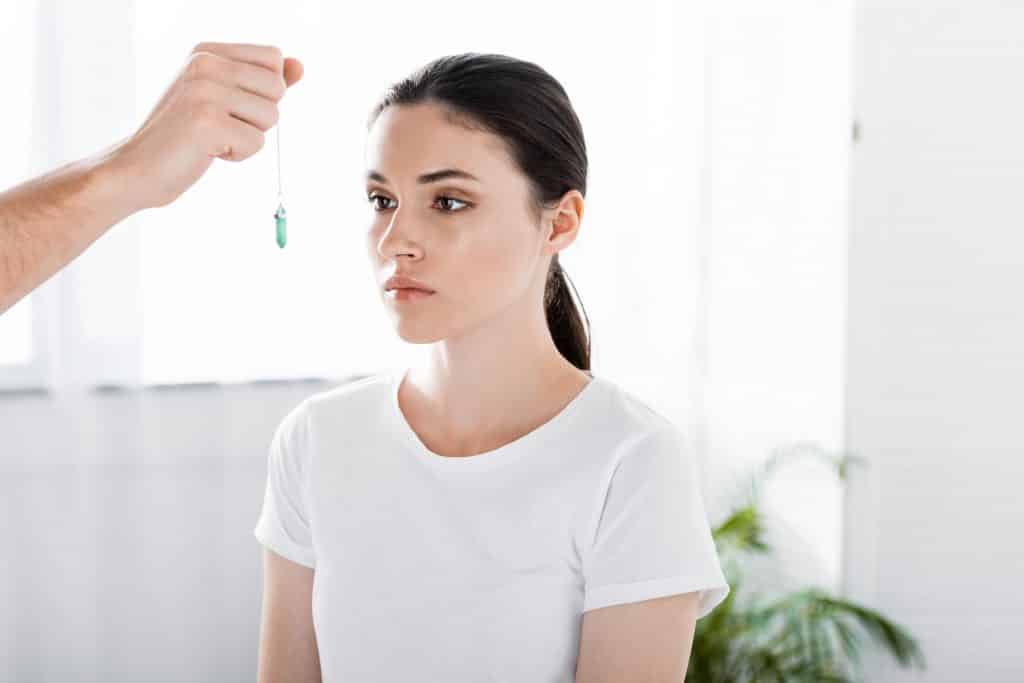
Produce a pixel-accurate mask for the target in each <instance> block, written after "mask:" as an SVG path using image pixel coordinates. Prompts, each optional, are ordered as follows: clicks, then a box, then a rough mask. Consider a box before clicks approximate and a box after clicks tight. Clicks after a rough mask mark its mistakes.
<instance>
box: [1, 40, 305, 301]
mask: <svg viewBox="0 0 1024 683" xmlns="http://www.w3.org/2000/svg"><path fill="white" fill-rule="evenodd" d="M302 71H303V69H302V64H301V63H300V62H299V61H298V60H296V59H291V58H287V59H286V58H284V57H283V56H282V55H281V51H280V50H278V49H277V48H276V47H269V46H261V45H243V44H231V43H203V44H201V45H197V46H196V48H195V49H194V50H193V51H192V54H191V55H190V56H189V59H188V61H187V62H186V63H185V66H184V67H183V68H182V70H181V71H180V72H179V73H178V75H177V76H176V77H175V79H174V81H173V82H172V83H171V85H170V87H169V88H168V89H167V91H166V92H165V93H164V95H163V97H161V98H160V101H159V102H158V103H157V104H156V106H155V107H154V108H153V111H152V112H150V114H149V116H148V117H147V118H146V120H145V121H144V122H143V124H142V125H141V126H140V127H139V129H138V130H137V131H135V133H133V134H132V135H131V136H129V137H127V138H125V139H123V140H121V141H120V142H117V143H115V144H114V145H111V146H110V147H108V148H106V149H105V150H103V151H102V152H98V153H96V154H94V155H92V156H90V157H87V158H85V159H80V160H78V161H73V162H71V163H69V164H65V165H64V166H61V167H60V168H57V169H55V170H53V171H50V172H49V173H46V174H45V175H42V176H39V177H38V178H32V179H30V180H28V181H26V182H24V183H22V184H21V185H18V186H16V187H13V188H11V189H9V190H7V191H5V192H0V313H3V312H4V311H6V310H7V309H8V308H10V307H11V306H13V305H14V304H15V303H16V302H17V301H18V300H19V299H21V298H22V297H24V296H25V295H26V294H28V293H29V292H30V291H32V290H33V289H35V288H36V287H38V286H39V285H40V284H42V283H43V282H45V281H46V280H47V279H49V278H50V277H51V276H52V275H53V274H54V273H55V272H57V271H58V270H60V269H61V268H63V267H64V266H65V265H67V264H68V263H69V262H71V261H73V260H74V259H75V258H77V257H78V255H79V254H81V253H82V252H83V251H85V249H86V247H88V246H89V245H90V244H92V243H93V242H95V241H96V240H97V239H98V238H99V237H100V236H101V235H102V234H103V233H105V232H106V231H107V230H108V229H109V228H110V227H111V226H113V225H116V224H117V223H119V222H120V221H122V220H124V219H125V218H127V217H128V216H130V215H131V214H133V213H135V212H136V211H140V210H142V209H147V208H152V207H157V206H164V205H165V204H168V203H170V202H172V201H174V199H176V198H177V197H178V196H180V195H181V194H182V193H183V192H184V191H185V190H187V189H188V188H189V187H190V186H191V185H192V184H193V183H195V182H196V180H198V179H199V177H200V176H202V175H203V173H205V172H206V169H208V168H209V167H210V164H212V163H213V160H214V158H216V157H219V158H221V159H228V160H231V161H241V160H243V159H246V158H248V157H250V156H252V155H253V154H255V153H256V152H257V151H259V150H260V149H261V148H262V147H263V134H264V133H265V132H266V131H267V130H268V129H269V128H271V127H272V126H273V125H274V124H275V123H277V115H278V112H277V103H278V102H279V101H280V100H281V98H282V97H283V96H284V93H285V90H286V88H287V87H289V86H291V85H292V84H293V83H295V82H296V81H298V80H299V79H300V78H302Z"/></svg>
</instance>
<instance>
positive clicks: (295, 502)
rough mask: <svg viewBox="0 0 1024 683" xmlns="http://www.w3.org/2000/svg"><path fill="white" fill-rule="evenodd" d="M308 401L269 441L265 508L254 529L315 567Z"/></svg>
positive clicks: (277, 549)
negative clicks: (310, 487)
mask: <svg viewBox="0 0 1024 683" xmlns="http://www.w3.org/2000/svg"><path fill="white" fill-rule="evenodd" d="M305 408H306V404H305V403H302V404H300V405H298V406H297V407H296V408H294V409H293V410H292V411H291V412H290V413H288V415H286V416H285V418H284V419H283V420H282V421H281V423H280V424H279V425H278V427H277V430H276V431H275V432H274V436H273V438H272V439H271V441H270V449H269V455H268V457H267V483H266V488H265V490H264V495H263V509H262V511H261V512H260V516H259V519H258V520H257V522H256V528H255V529H254V530H253V533H254V534H255V536H256V538H257V539H258V540H259V541H260V543H262V544H263V545H264V546H266V547H267V548H270V549H271V550H273V551H274V552H275V553H277V554H278V555H281V556H283V557H286V558H288V559H289V560H291V561H292V562H297V563H299V564H301V565H304V566H306V567H310V568H314V567H316V555H315V553H314V551H313V534H312V527H311V525H310V515H309V500H308V498H309V497H308V493H307V486H306V482H307V479H308V470H309V468H308V462H309V457H310V450H309V446H310V441H309V423H308V420H307V414H306V410H305Z"/></svg>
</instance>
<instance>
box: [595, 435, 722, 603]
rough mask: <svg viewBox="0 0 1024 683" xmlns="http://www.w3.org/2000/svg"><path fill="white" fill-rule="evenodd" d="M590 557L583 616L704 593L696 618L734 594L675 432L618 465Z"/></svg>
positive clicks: (641, 445) (647, 439)
mask: <svg viewBox="0 0 1024 683" xmlns="http://www.w3.org/2000/svg"><path fill="white" fill-rule="evenodd" d="M599 510H600V511H599V513H596V514H597V517H598V521H597V524H596V528H594V532H593V535H592V537H591V539H590V541H591V542H590V547H589V548H587V549H586V551H585V552H584V553H583V575H584V580H585V585H584V599H583V611H584V612H586V611H587V610H591V609H596V608H598V607H607V606H609V605H616V604H620V603H627V602H637V601H640V600H649V599H651V598H656V597H662V596H667V595H674V594H677V593H689V592H692V591H700V592H701V595H700V600H699V603H698V610H697V618H698V619H699V618H701V617H703V616H705V615H706V614H708V613H709V612H710V611H711V610H712V609H713V608H714V607H715V606H716V605H718V604H719V603H720V602H721V601H722V600H724V599H725V596H726V595H727V594H728V592H729V585H728V584H727V583H726V580H725V576H724V574H723V572H722V569H721V565H720V563H719V559H718V554H717V550H716V548H715V543H714V540H713V538H712V535H711V526H710V524H709V523H708V519H707V513H706V512H705V509H704V501H703V497H702V494H701V490H700V481H699V478H698V468H697V463H696V460H695V458H694V456H693V454H692V451H691V450H690V449H689V448H688V447H687V446H686V444H685V439H684V438H683V434H682V432H680V431H679V430H678V429H677V428H675V426H674V425H672V426H671V427H670V428H664V429H659V430H657V431H656V432H654V433H652V434H650V435H646V436H644V437H640V438H638V439H637V440H636V441H635V442H634V443H633V444H632V445H631V446H629V447H628V449H627V451H626V452H625V453H624V454H623V455H622V456H621V458H620V459H619V460H618V463H617V465H616V466H615V468H614V471H613V473H612V476H611V478H610V481H609V483H608V486H607V488H606V489H605V491H604V496H603V498H602V500H601V501H600V503H599Z"/></svg>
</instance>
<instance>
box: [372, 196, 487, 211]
mask: <svg viewBox="0 0 1024 683" xmlns="http://www.w3.org/2000/svg"><path fill="white" fill-rule="evenodd" d="M366 199H367V201H368V202H370V203H371V204H373V209H374V211H382V210H384V209H385V208H388V207H384V206H381V205H380V204H377V203H376V202H377V200H378V199H383V200H385V201H391V200H390V199H389V198H388V197H385V196H384V195H380V194H372V195H370V196H369V197H367V198H366ZM436 199H437V201H446V202H449V204H448V206H451V204H450V202H458V203H459V204H464V205H465V206H469V202H465V201H462V200H461V199H456V198H455V197H449V196H447V195H439V196H438V197H437V198H436ZM463 208H465V207H463ZM462 210H463V209H454V210H451V209H441V213H458V212H459V211H462Z"/></svg>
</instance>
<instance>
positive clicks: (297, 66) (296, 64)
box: [284, 57, 305, 88]
mask: <svg viewBox="0 0 1024 683" xmlns="http://www.w3.org/2000/svg"><path fill="white" fill-rule="evenodd" d="M304 72H305V69H304V68H303V67H302V62H300V61H299V60H297V59H295V58H294V57H285V59H284V82H285V85H287V86H288V87H289V88H290V87H291V86H293V85H295V84H296V83H298V81H299V79H300V78H302V74H303V73H304Z"/></svg>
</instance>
